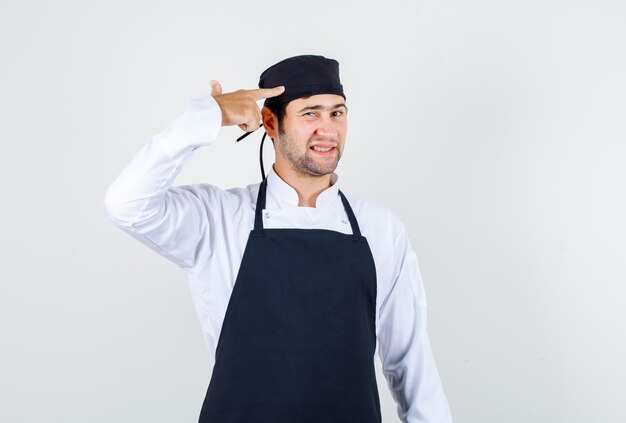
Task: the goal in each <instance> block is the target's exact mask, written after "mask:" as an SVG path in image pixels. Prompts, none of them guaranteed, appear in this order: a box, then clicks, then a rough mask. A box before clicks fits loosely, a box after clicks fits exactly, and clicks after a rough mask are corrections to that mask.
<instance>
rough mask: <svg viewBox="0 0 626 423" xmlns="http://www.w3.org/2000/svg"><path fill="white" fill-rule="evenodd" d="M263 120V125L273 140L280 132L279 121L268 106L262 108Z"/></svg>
mask: <svg viewBox="0 0 626 423" xmlns="http://www.w3.org/2000/svg"><path fill="white" fill-rule="evenodd" d="M261 120H262V121H263V126H264V127H265V132H267V136H268V137H270V138H271V139H272V141H273V140H274V138H276V134H277V133H278V128H277V127H276V125H277V121H276V116H274V113H272V111H271V110H270V109H269V108H267V106H263V109H261Z"/></svg>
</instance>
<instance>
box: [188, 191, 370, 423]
mask: <svg viewBox="0 0 626 423" xmlns="http://www.w3.org/2000/svg"><path fill="white" fill-rule="evenodd" d="M266 189H267V179H264V180H263V182H262V183H261V185H260V187H259V194H258V198H257V205H256V211H255V219H254V229H253V230H252V231H251V232H250V236H249V238H248V242H247V244H246V249H245V251H244V254H243V258H242V262H241V266H240V269H239V272H238V274H237V279H236V281H235V285H234V287H233V291H232V294H231V297H230V300H229V302H228V307H227V309H226V314H225V316H224V322H223V325H222V330H221V333H220V336H219V340H218V344H217V348H216V353H215V366H214V367H213V373H212V376H211V381H210V382H209V387H208V390H207V393H206V397H205V399H204V403H203V405H202V411H201V413H200V420H199V422H200V423H340V422H341V423H380V422H381V421H382V418H381V413H380V402H379V397H378V389H377V385H376V375H375V368H374V350H375V347H376V332H375V331H376V327H375V324H376V321H375V319H376V268H375V264H374V259H373V257H372V253H371V251H370V248H369V245H368V243H367V240H366V239H365V237H363V236H361V232H360V229H359V225H358V223H357V220H356V217H355V216H354V213H353V211H352V208H351V207H350V204H349V203H348V200H347V199H346V197H345V196H344V194H343V193H342V192H341V191H339V195H340V196H341V201H342V202H343V205H344V208H345V210H346V214H347V215H348V218H349V220H350V225H351V227H352V234H344V233H341V232H338V231H332V230H327V229H298V228H280V229H264V228H263V219H262V216H261V213H262V211H263V209H264V208H265V197H266Z"/></svg>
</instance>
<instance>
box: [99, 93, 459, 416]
mask: <svg viewBox="0 0 626 423" xmlns="http://www.w3.org/2000/svg"><path fill="white" fill-rule="evenodd" d="M221 122H222V113H221V109H220V107H219V105H218V104H217V102H216V101H215V99H214V98H213V97H212V96H210V95H208V94H207V95H202V96H199V97H196V98H193V99H192V100H191V102H190V104H189V106H188V108H187V110H186V111H185V112H184V113H183V114H182V115H181V116H179V117H178V118H177V119H176V120H175V121H174V122H172V123H171V124H170V125H168V126H167V127H166V128H165V129H164V130H162V131H161V132H159V133H157V134H156V135H153V136H152V137H150V138H149V141H148V142H147V143H146V145H145V146H144V147H143V148H142V149H141V150H140V151H139V152H138V153H137V154H136V155H135V157H134V158H133V159H132V160H131V161H130V163H129V164H128V165H127V166H126V167H125V168H124V169H123V170H122V172H121V173H120V174H119V175H118V177H117V178H116V179H115V181H114V182H113V183H112V184H111V185H110V186H109V188H108V190H107V192H106V194H105V196H104V205H105V208H106V211H107V214H108V215H109V217H110V218H111V219H112V221H113V222H114V223H115V224H116V225H117V226H118V227H120V228H121V229H122V230H124V231H125V232H127V233H128V234H130V235H131V236H132V237H134V238H136V239H137V240H139V241H140V242H142V243H143V244H145V245H147V246H148V247H149V248H151V249H152V250H154V251H156V252H157V253H159V254H161V255H162V256H164V257H166V258H167V259H169V260H171V261H172V262H173V263H175V264H176V265H178V266H179V267H181V268H182V269H185V270H186V271H187V276H188V282H189V287H190V289H191V294H192V298H193V302H194V305H195V308H196V311H197V315H198V318H199V320H200V325H201V328H202V331H203V335H204V339H205V341H206V344H207V346H208V349H209V352H210V354H211V356H212V358H215V349H216V347H217V345H216V344H217V340H218V339H219V336H220V330H221V328H222V323H223V320H224V315H225V312H226V308H227V306H228V302H229V299H230V295H231V292H232V289H233V286H234V284H235V279H236V277H237V273H238V270H239V266H240V264H241V260H242V257H243V253H244V249H245V247H246V243H247V240H248V237H249V234H250V230H251V229H252V227H253V226H254V209H255V206H256V196H257V193H258V190H259V184H260V182H258V183H255V184H251V185H248V186H246V187H244V188H230V189H226V190H224V189H221V188H219V187H217V186H214V185H211V184H206V183H201V184H193V185H182V186H173V182H174V179H175V178H176V176H177V175H178V174H179V173H180V171H181V170H182V168H183V166H184V165H185V163H186V162H187V161H189V160H190V159H191V157H192V156H193V153H194V152H195V151H196V150H197V149H198V148H200V147H203V146H208V145H210V144H212V143H213V142H215V141H216V139H217V137H218V134H219V131H220V128H221ZM267 182H268V183H267V199H266V208H265V209H264V210H263V214H262V216H263V225H264V227H265V228H310V229H329V230H333V231H338V232H342V233H346V234H351V233H352V229H351V227H350V224H349V220H348V217H347V215H346V212H345V209H344V206H343V204H342V202H341V198H340V196H339V195H338V190H339V186H340V182H339V177H338V175H337V174H336V173H333V174H332V175H331V180H330V183H331V186H330V187H328V188H327V189H325V190H324V191H322V192H321V193H320V194H319V195H318V197H317V199H316V204H315V207H301V206H298V194H297V192H296V191H295V190H294V189H293V188H292V187H291V186H290V185H289V184H287V183H286V182H285V181H284V180H283V179H281V177H280V176H279V175H278V174H276V172H275V171H274V169H273V167H272V168H271V169H270V170H269V172H268V175H267ZM342 192H343V191H342ZM344 195H345V196H346V198H347V199H348V201H349V202H350V205H351V206H352V209H353V211H354V214H355V216H356V218H357V221H358V223H359V226H360V228H361V233H362V235H363V236H364V237H366V238H367V241H368V243H369V246H370V249H371V251H372V255H373V258H374V263H375V267H376V280H377V298H376V337H377V342H376V350H375V353H377V354H378V356H379V358H380V360H381V363H382V369H383V374H384V375H385V378H386V381H387V384H388V386H389V389H390V391H391V394H392V397H393V398H394V400H395V401H396V404H397V412H398V416H399V417H400V419H401V420H402V421H403V422H406V423H418V422H420V423H421V422H429V423H446V422H451V421H452V418H451V415H450V410H449V406H448V403H447V400H446V397H445V393H444V390H443V387H442V384H441V380H440V377H439V373H438V371H437V367H436V364H435V361H434V358H433V354H432V351H431V345H430V340H429V337H428V334H427V330H426V296H425V293H424V286H423V283H422V278H421V275H420V270H419V264H418V260H417V257H416V255H415V252H414V250H413V248H412V246H411V243H410V241H409V236H408V233H407V231H406V228H405V226H404V225H403V223H402V222H401V221H400V219H399V218H398V217H397V216H396V215H395V214H394V213H393V212H392V211H391V210H390V209H389V208H387V207H385V206H383V205H381V204H379V203H376V202H372V201H366V200H363V199H360V198H357V197H354V196H352V195H350V194H349V193H345V192H344ZM311 254H315V252H314V251H312V252H311ZM312 261H313V260H312Z"/></svg>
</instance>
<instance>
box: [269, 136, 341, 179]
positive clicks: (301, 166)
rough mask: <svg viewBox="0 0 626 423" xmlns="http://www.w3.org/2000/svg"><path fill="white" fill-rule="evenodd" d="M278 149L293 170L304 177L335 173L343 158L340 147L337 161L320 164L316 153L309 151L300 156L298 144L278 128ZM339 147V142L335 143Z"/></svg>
mask: <svg viewBox="0 0 626 423" xmlns="http://www.w3.org/2000/svg"><path fill="white" fill-rule="evenodd" d="M278 134H279V136H278V148H279V149H280V152H281V153H282V155H283V156H284V157H286V158H287V160H288V161H289V164H290V165H291V168H292V169H293V170H294V171H295V172H296V173H298V174H300V175H303V176H323V175H328V174H330V173H333V172H334V171H335V169H336V168H337V164H338V163H339V159H340V158H341V152H340V151H339V147H336V151H337V153H336V156H335V157H336V159H335V160H332V161H326V162H325V163H320V162H318V161H316V160H315V158H314V157H313V156H312V155H313V154H315V153H314V152H312V151H310V149H307V152H306V153H304V154H300V153H299V152H298V151H297V147H296V143H295V142H294V141H293V139H292V138H291V137H289V135H287V134H286V133H285V132H284V130H283V128H282V127H279V128H278ZM334 143H335V144H337V145H339V143H338V142H336V140H335V142H334Z"/></svg>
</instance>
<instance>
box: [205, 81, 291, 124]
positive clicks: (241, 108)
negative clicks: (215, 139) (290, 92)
mask: <svg viewBox="0 0 626 423" xmlns="http://www.w3.org/2000/svg"><path fill="white" fill-rule="evenodd" d="M283 91H285V87H284V86H282V85H281V86H278V87H275V88H257V89H254V90H237V91H233V92H232V93H226V94H222V86H221V85H220V83H219V82H217V81H211V96H213V97H214V98H215V101H217V104H218V105H219V106H220V109H222V126H232V125H237V126H239V127H240V128H241V129H242V130H244V131H246V132H252V131H256V130H257V129H259V127H260V126H261V109H259V106H258V105H257V104H256V102H257V101H259V100H263V99H266V98H270V97H276V96H279V95H281V94H282V93H283Z"/></svg>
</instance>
